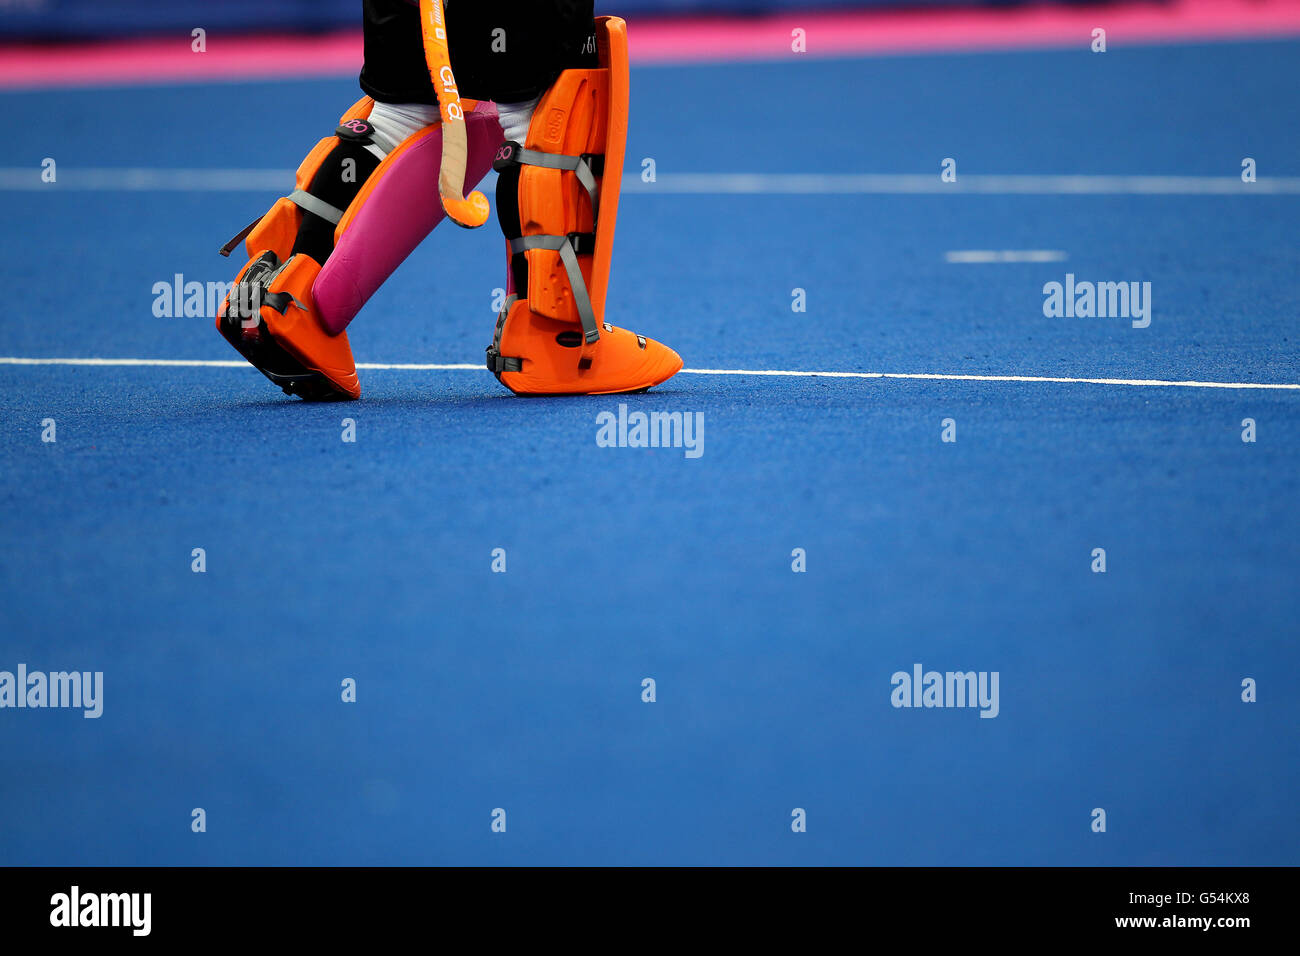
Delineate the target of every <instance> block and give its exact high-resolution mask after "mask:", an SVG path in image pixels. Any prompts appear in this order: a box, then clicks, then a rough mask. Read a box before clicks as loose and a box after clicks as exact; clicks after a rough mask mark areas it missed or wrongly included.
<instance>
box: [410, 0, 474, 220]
mask: <svg viewBox="0 0 1300 956" xmlns="http://www.w3.org/2000/svg"><path fill="white" fill-rule="evenodd" d="M420 32H421V33H422V34H423V36H424V59H425V61H426V62H427V63H428V64H429V75H430V76H432V77H433V88H434V91H435V92H436V93H437V94H438V109H439V110H440V111H441V113H442V167H441V168H440V169H439V171H438V194H439V196H440V197H441V198H442V208H443V209H444V210H445V211H446V213H447V215H448V216H449V217H450V218H451V220H452V222H454V223H456V225H458V226H464V227H465V228H466V229H474V228H476V227H478V226H481V225H483V223H485V222H487V218H488V212H489V208H488V201H487V196H484V195H483V194H482V193H481V192H478V191H475V192H472V193H470V194H469V196H465V195H464V190H465V163H466V156H467V153H468V149H469V147H468V145H467V143H468V141H467V138H466V135H465V111H464V109H462V108H461V105H460V91H459V90H457V88H456V77H455V75H454V74H453V73H452V72H451V52H450V51H449V50H448V48H447V20H446V17H445V16H444V15H443V10H442V0H420Z"/></svg>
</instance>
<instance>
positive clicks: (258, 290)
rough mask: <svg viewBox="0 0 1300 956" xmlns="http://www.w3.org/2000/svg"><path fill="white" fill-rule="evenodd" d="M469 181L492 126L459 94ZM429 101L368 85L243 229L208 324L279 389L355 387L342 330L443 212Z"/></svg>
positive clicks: (309, 391)
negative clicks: (393, 96) (289, 183)
mask: <svg viewBox="0 0 1300 956" xmlns="http://www.w3.org/2000/svg"><path fill="white" fill-rule="evenodd" d="M463 103H464V106H465V111H466V128H467V134H468V140H469V142H468V146H469V149H468V160H469V161H468V165H467V171H466V182H467V183H471V184H472V183H477V182H478V181H479V180H480V179H482V177H483V176H484V175H485V174H486V172H487V170H488V168H489V164H490V161H491V158H492V155H493V153H494V150H495V147H496V144H497V143H498V142H499V141H500V137H501V131H500V127H499V126H498V125H497V120H496V110H495V108H494V107H493V106H492V105H491V104H489V103H479V102H476V101H473V100H465V101H463ZM437 118H438V111H437V107H436V106H430V105H428V104H422V103H410V104H390V103H376V102H375V101H374V100H373V99H372V98H371V97H369V96H367V97H365V98H363V99H361V100H360V101H358V102H357V103H356V104H355V105H354V106H353V107H352V109H350V110H349V111H348V112H347V113H345V114H344V115H343V117H342V119H341V120H340V124H339V127H338V129H337V130H336V131H335V133H334V135H333V136H329V137H326V138H325V139H323V140H321V141H320V142H319V143H318V144H317V145H316V148H315V149H313V150H312V151H311V153H310V154H308V156H307V158H306V159H305V160H303V163H302V165H301V166H300V167H299V168H298V174H297V179H296V183H295V186H296V188H295V189H294V190H293V192H291V193H290V194H289V195H288V196H285V197H284V198H282V199H280V200H278V201H277V202H276V203H275V205H273V206H272V207H271V209H270V211H269V212H267V213H266V215H264V216H262V217H261V218H260V219H258V220H256V221H254V222H253V223H252V224H250V225H249V226H248V228H246V229H245V230H244V231H243V232H241V233H240V234H239V235H238V236H236V237H235V238H234V239H232V240H231V241H230V242H229V243H228V244H227V245H226V247H225V248H224V249H223V250H222V253H223V254H229V253H230V251H231V250H232V249H234V248H235V247H236V246H237V245H238V243H239V241H240V240H243V241H244V248H245V251H246V252H247V255H248V262H247V264H246V265H244V267H243V268H242V269H241V270H240V272H239V274H238V276H237V277H236V279H235V285H234V288H233V290H232V291H231V294H230V296H229V297H228V298H227V300H226V302H224V303H223V304H222V308H221V310H220V311H219V313H218V315H217V323H216V324H217V330H218V331H219V332H220V333H221V335H222V336H223V337H224V338H225V339H226V341H228V342H229V343H230V344H231V345H233V346H234V347H235V349H236V350H238V351H239V353H240V354H241V355H243V356H244V357H245V358H246V359H247V360H248V361H249V362H250V363H252V364H253V365H254V366H255V367H256V368H258V369H259V370H260V371H261V372H262V373H263V374H264V375H266V377H267V378H269V379H270V380H271V381H272V382H274V383H275V384H276V385H279V386H280V387H281V388H283V389H284V391H285V392H287V393H290V394H294V395H300V396H301V397H303V398H305V399H309V400H313V399H334V398H357V397H358V396H359V395H360V394H361V387H360V383H359V382H358V380H357V374H356V365H355V363H354V361H353V358H352V350H351V347H350V346H349V345H348V339H347V334H346V332H345V331H344V329H346V328H347V325H348V323H349V322H350V321H352V318H353V316H355V315H356V314H357V312H358V311H359V310H360V309H361V307H362V306H363V305H364V304H365V302H366V300H368V299H369V298H370V296H371V295H372V294H373V293H374V292H375V290H376V289H378V288H379V286H380V284H381V283H383V281H384V280H385V279H387V278H388V276H389V275H391V274H392V272H393V270H394V269H396V268H397V266H398V265H400V264H401V262H402V260H404V259H405V258H406V257H407V255H408V254H410V252H411V250H413V249H414V248H415V247H416V246H417V245H418V244H419V242H420V240H422V239H423V238H424V237H425V236H426V235H428V233H429V232H430V230H432V229H433V227H434V226H436V225H437V224H438V223H439V222H440V221H441V220H442V218H443V210H442V206H441V204H440V203H439V201H438V191H437V181H438V166H439V161H440V159H441V155H442V136H441V126H440V124H439V123H438V121H437Z"/></svg>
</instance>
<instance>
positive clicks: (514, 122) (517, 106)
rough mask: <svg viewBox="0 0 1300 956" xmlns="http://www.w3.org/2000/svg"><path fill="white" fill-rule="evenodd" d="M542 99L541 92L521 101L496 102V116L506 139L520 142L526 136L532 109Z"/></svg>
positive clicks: (531, 118) (531, 119) (531, 117)
mask: <svg viewBox="0 0 1300 956" xmlns="http://www.w3.org/2000/svg"><path fill="white" fill-rule="evenodd" d="M541 100H542V97H541V94H538V95H537V96H535V97H533V98H532V99H531V100H527V101H525V102H523V103H498V104H497V117H498V119H500V121H501V129H502V131H503V132H504V133H505V134H506V139H508V140H514V141H515V142H516V143H522V142H523V141H524V140H525V139H527V138H528V126H529V124H530V123H532V121H533V110H535V109H537V104H538V103H540V102H541Z"/></svg>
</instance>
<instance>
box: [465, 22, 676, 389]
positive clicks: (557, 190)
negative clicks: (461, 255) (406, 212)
mask: <svg viewBox="0 0 1300 956" xmlns="http://www.w3.org/2000/svg"><path fill="white" fill-rule="evenodd" d="M596 36H597V44H598V47H599V52H600V64H601V65H600V68H599V69H591V70H587V69H571V70H565V71H564V72H563V73H561V74H560V76H559V78H558V79H557V80H556V81H555V83H554V85H552V87H551V88H550V89H549V90H548V91H547V92H546V93H545V95H543V97H542V99H541V101H540V102H539V103H538V105H537V108H536V109H535V110H534V111H533V117H532V121H531V124H530V126H529V129H528V135H527V137H526V140H525V142H524V144H523V145H520V144H519V143H515V142H507V143H505V144H503V145H502V146H501V148H500V150H499V151H498V152H497V158H496V161H495V162H494V164H493V166H494V168H495V169H496V170H497V172H498V173H500V174H501V176H500V179H499V180H498V185H497V212H498V216H499V218H500V220H501V225H502V229H503V231H504V232H505V234H506V239H507V249H508V254H509V273H510V282H509V289H508V291H509V292H510V293H511V294H510V295H509V296H508V298H507V299H506V307H505V309H504V310H503V311H502V313H501V315H500V316H498V318H497V325H496V334H495V336H494V337H493V341H492V344H491V345H490V346H488V349H487V366H488V368H489V369H491V370H492V371H493V372H494V373H496V376H497V378H498V379H499V380H500V381H501V383H502V384H503V385H505V386H506V387H507V388H509V389H510V390H511V391H513V392H515V393H516V394H518V395H575V394H576V395H600V394H611V393H619V392H639V391H644V390H645V389H647V388H650V387H651V386H654V385H658V384H659V383H660V382H663V381H664V380H665V379H667V378H669V377H671V376H672V375H675V374H676V373H677V371H678V370H679V369H681V367H682V360H681V358H679V357H678V355H677V353H676V352H674V351H673V350H672V349H670V348H668V347H667V346H664V345H661V344H659V343H658V342H655V341H654V340H653V339H648V338H646V337H645V336H643V335H637V334H636V333H634V332H628V331H626V330H624V329H619V328H615V327H614V326H612V325H610V324H609V323H608V322H606V321H605V298H606V292H607V290H608V286H609V266H610V254H611V252H612V247H613V239H614V224H615V221H616V219H617V217H618V193H619V184H620V182H621V180H622V176H623V150H624V145H625V143H626V140H627V106H628V67H627V25H626V24H625V23H624V22H623V21H622V20H620V19H618V18H617V17H598V18H597V19H596Z"/></svg>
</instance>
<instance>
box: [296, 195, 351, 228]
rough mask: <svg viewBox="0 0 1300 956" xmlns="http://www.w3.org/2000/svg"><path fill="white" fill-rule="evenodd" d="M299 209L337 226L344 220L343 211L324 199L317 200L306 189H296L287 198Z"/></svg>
mask: <svg viewBox="0 0 1300 956" xmlns="http://www.w3.org/2000/svg"><path fill="white" fill-rule="evenodd" d="M286 198H287V199H289V201H290V202H292V203H293V204H294V205H295V206H297V207H298V208H299V209H301V210H303V211H304V212H309V213H311V214H312V215H314V216H320V217H321V218H322V219H324V220H325V221H326V222H328V223H331V224H332V225H335V226H337V225H338V224H339V220H340V219H342V218H343V210H342V209H340V208H339V207H338V206H331V205H330V204H329V203H327V202H325V200H323V199H317V198H316V197H315V196H313V195H312V194H311V193H309V192H307V190H305V189H295V190H294V191H293V192H291V193H289V195H288V196H287V197H286Z"/></svg>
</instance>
